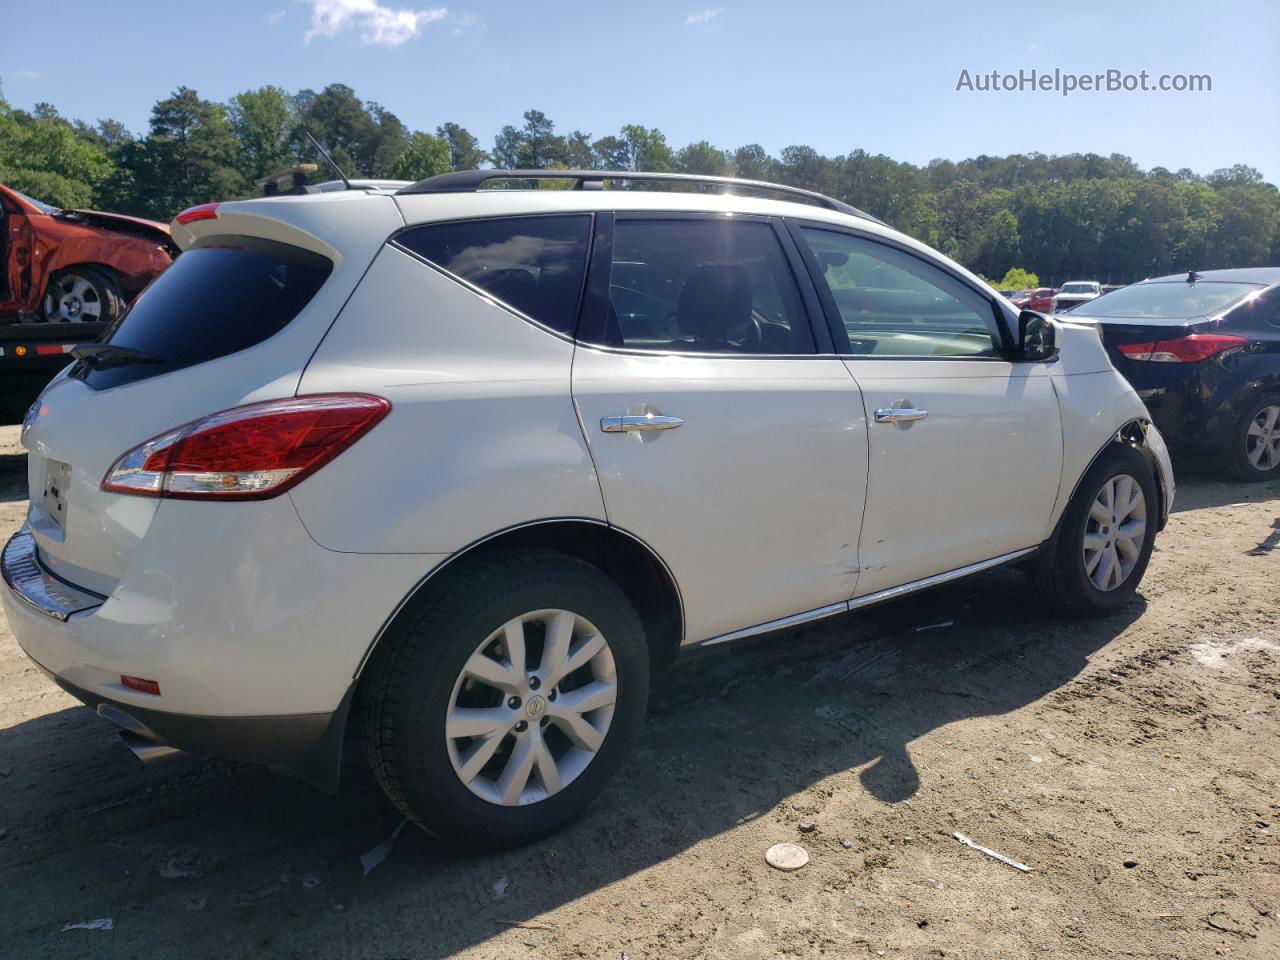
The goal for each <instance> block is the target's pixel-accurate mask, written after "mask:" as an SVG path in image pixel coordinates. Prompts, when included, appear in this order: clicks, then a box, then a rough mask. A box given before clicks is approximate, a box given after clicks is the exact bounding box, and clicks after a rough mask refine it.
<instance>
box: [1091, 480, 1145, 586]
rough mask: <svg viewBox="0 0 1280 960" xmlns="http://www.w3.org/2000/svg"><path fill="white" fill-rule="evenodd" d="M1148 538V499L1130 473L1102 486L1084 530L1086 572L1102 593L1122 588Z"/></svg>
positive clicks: (1136, 563)
mask: <svg viewBox="0 0 1280 960" xmlns="http://www.w3.org/2000/svg"><path fill="white" fill-rule="evenodd" d="M1146 536H1147V498H1146V497H1145V496H1144V495H1143V493H1142V487H1141V485H1140V484H1139V483H1138V481H1137V480H1135V479H1134V478H1133V477H1131V476H1129V475H1128V474H1127V473H1121V474H1117V475H1116V476H1113V477H1111V478H1110V479H1108V480H1107V481H1106V482H1104V483H1103V484H1102V489H1101V490H1099V491H1098V494H1097V496H1096V497H1094V500H1093V504H1092V505H1091V506H1090V507H1089V519H1088V520H1087V521H1086V523H1085V531H1084V569H1085V573H1087V574H1088V575H1089V580H1090V582H1091V583H1092V584H1093V585H1094V586H1095V587H1097V588H1098V589H1099V590H1103V591H1110V590H1115V589H1116V588H1117V587H1119V586H1121V585H1122V584H1123V583H1124V582H1125V581H1126V580H1128V579H1129V575H1130V574H1132V573H1133V571H1134V568H1135V567H1136V566H1137V565H1138V560H1139V559H1140V558H1141V557H1142V544H1143V542H1144V541H1145V540H1146Z"/></svg>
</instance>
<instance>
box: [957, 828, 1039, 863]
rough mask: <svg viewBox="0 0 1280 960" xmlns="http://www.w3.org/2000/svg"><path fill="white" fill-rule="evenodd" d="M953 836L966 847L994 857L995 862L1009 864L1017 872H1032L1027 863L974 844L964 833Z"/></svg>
mask: <svg viewBox="0 0 1280 960" xmlns="http://www.w3.org/2000/svg"><path fill="white" fill-rule="evenodd" d="M952 836H953V837H955V838H956V839H957V840H959V841H960V842H961V843H963V844H964V845H965V846H966V847H973V849H975V850H977V851H978V852H979V853H985V854H986V855H987V856H988V857H992V858H993V859H995V860H999V861H1000V862H1001V863H1007V864H1008V865H1009V866H1011V867H1013V868H1014V869H1015V870H1021V871H1022V872H1023V873H1030V872H1031V868H1030V867H1028V866H1027V865H1026V864H1025V863H1019V862H1018V861H1017V860H1014V859H1013V858H1012V857H1006V856H1005V855H1004V854H1003V853H999V852H997V851H995V850H992V849H991V848H990V847H984V846H982V844H980V843H974V842H973V841H972V840H970V839H969V838H968V837H966V836H965V835H964V834H963V833H953V834H952Z"/></svg>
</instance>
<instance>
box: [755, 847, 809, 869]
mask: <svg viewBox="0 0 1280 960" xmlns="http://www.w3.org/2000/svg"><path fill="white" fill-rule="evenodd" d="M764 860H765V863H767V864H769V866H771V867H773V868H774V869H775V870H783V871H785V872H787V873H790V872H791V871H793V870H799V869H800V868H801V867H803V866H804V865H805V864H807V863H808V862H809V851H808V850H806V849H805V848H804V847H802V846H800V845H799V844H797V843H775V844H774V845H773V846H772V847H770V848H769V849H768V850H766V851H765V852H764Z"/></svg>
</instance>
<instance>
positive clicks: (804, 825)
mask: <svg viewBox="0 0 1280 960" xmlns="http://www.w3.org/2000/svg"><path fill="white" fill-rule="evenodd" d="M796 829H797V830H799V831H800V832H801V833H813V831H814V830H816V829H817V824H815V823H814V822H813V821H812V820H801V821H800V823H799V824H797V825H796Z"/></svg>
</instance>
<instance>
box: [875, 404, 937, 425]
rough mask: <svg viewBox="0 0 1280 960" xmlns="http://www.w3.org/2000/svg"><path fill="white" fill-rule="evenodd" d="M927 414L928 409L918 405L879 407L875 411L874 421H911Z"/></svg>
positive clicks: (921, 418)
mask: <svg viewBox="0 0 1280 960" xmlns="http://www.w3.org/2000/svg"><path fill="white" fill-rule="evenodd" d="M928 415H929V411H928V410H921V409H920V408H919V407H881V408H880V409H879V410H877V411H876V423H911V422H912V421H913V420H923V419H924V418H925V417H927V416H928Z"/></svg>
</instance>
